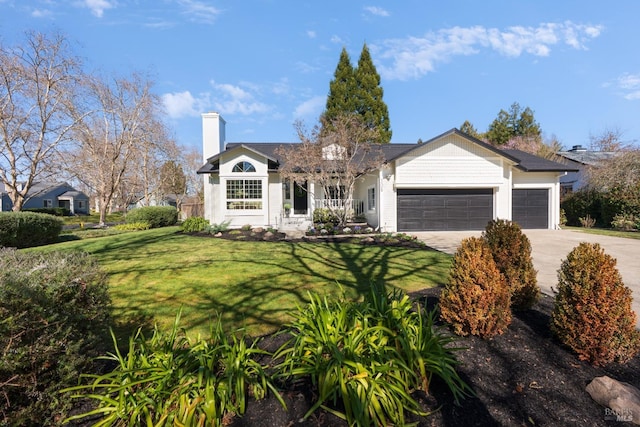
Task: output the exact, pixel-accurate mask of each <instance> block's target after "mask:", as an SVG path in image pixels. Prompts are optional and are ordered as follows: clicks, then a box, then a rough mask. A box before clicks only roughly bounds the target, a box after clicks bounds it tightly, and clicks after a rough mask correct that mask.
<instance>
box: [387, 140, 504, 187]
mask: <svg viewBox="0 0 640 427" xmlns="http://www.w3.org/2000/svg"><path fill="white" fill-rule="evenodd" d="M396 167H397V170H396V185H397V186H399V187H402V186H416V185H470V184H472V185H497V184H499V183H501V182H502V181H503V180H504V176H503V175H504V168H503V164H502V160H501V158H500V157H498V156H496V155H495V154H494V153H492V152H491V151H489V150H486V149H484V148H482V147H480V146H478V145H477V144H473V143H470V142H467V141H465V140H464V139H461V138H459V137H457V136H455V135H453V136H450V137H447V138H443V139H442V140H440V141H436V142H433V143H430V144H428V145H426V146H425V147H421V148H418V149H416V150H414V151H413V152H411V153H410V154H408V155H406V156H404V157H402V158H401V159H399V160H398V162H397V166H396Z"/></svg>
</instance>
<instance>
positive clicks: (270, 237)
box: [262, 231, 274, 240]
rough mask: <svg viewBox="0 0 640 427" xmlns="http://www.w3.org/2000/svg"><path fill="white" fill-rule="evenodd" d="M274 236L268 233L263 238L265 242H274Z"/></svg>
mask: <svg viewBox="0 0 640 427" xmlns="http://www.w3.org/2000/svg"><path fill="white" fill-rule="evenodd" d="M273 236H274V234H273V233H272V232H270V231H267V232H266V233H264V236H262V238H263V239H264V240H272V239H273Z"/></svg>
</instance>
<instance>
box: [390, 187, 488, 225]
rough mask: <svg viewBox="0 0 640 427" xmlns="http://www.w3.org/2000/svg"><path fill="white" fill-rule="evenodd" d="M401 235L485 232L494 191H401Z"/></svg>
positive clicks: (399, 213)
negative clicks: (420, 232) (435, 232)
mask: <svg viewBox="0 0 640 427" xmlns="http://www.w3.org/2000/svg"><path fill="white" fill-rule="evenodd" d="M397 206H398V208H397V209H398V212H397V213H398V231H454V230H483V229H484V228H485V227H486V226H487V223H488V222H489V221H491V220H492V219H493V189H491V188H479V189H455V190H454V189H399V190H398V204H397Z"/></svg>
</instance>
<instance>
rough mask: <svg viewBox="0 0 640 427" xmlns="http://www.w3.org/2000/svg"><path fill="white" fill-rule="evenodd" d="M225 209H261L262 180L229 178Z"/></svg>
mask: <svg viewBox="0 0 640 427" xmlns="http://www.w3.org/2000/svg"><path fill="white" fill-rule="evenodd" d="M227 209H232V210H257V209H262V180H260V179H229V180H227Z"/></svg>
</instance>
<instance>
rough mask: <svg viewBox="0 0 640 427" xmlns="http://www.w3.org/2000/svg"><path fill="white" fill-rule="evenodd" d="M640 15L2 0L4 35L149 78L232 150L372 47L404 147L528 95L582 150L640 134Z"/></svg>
mask: <svg viewBox="0 0 640 427" xmlns="http://www.w3.org/2000/svg"><path fill="white" fill-rule="evenodd" d="M639 16H640V2H638V1H636V0H620V1H615V2H603V1H592V0H582V1H573V0H568V1H557V0H553V1H547V0H531V1H525V0H512V1H491V0H488V1H484V2H479V1H475V0H469V1H429V0H405V1H388V0H387V1H382V0H378V1H375V0H374V1H369V0H367V1H359V0H347V1H344V0H343V1H335V0H324V1H304V0H280V1H278V0H244V1H233V0H212V1H205V0H68V1H65V0H27V1H25V0H0V35H1V36H2V39H3V42H4V43H6V44H15V42H16V41H17V40H18V39H19V38H20V37H21V36H22V33H23V32H24V30H27V29H30V30H39V31H50V30H59V31H62V32H63V33H64V34H66V35H67V36H68V38H69V39H70V40H72V41H73V42H74V43H75V44H76V46H75V48H74V50H75V52H76V53H77V54H79V55H80V56H82V57H83V58H84V59H85V61H86V65H87V67H88V68H90V69H95V70H100V71H101V72H103V73H128V72H131V71H144V72H148V73H150V74H151V76H152V77H153V79H154V80H155V82H156V85H155V88H156V91H157V93H158V94H159V95H161V96H162V98H163V100H164V102H165V105H166V108H167V112H168V117H169V119H168V124H169V125H170V127H171V129H173V132H174V134H175V137H176V139H177V141H178V142H179V143H180V144H182V145H193V146H197V147H199V146H200V145H201V121H200V114H201V113H203V112H207V111H217V112H219V113H220V114H221V115H222V116H223V117H224V118H225V120H226V121H227V140H228V141H230V142H288V141H295V140H296V135H295V132H294V128H293V122H294V121H295V120H296V119H301V120H303V121H304V122H305V123H306V124H307V125H309V126H311V125H313V124H314V123H315V121H316V120H317V117H318V115H319V114H320V113H321V111H322V110H323V108H324V105H325V99H326V96H327V93H328V90H329V81H330V80H331V78H332V76H333V72H334V71H335V67H336V64H337V62H338V59H339V55H340V51H341V49H342V48H343V47H345V48H346V49H347V51H348V52H349V54H350V56H351V60H352V63H353V64H354V65H355V64H356V63H357V60H358V57H359V54H360V51H361V49H362V45H363V43H365V42H366V43H367V44H368V46H369V48H370V51H371V55H372V58H373V60H374V63H375V64H376V67H377V69H378V72H379V73H380V75H381V77H382V87H383V88H384V92H385V93H384V100H385V102H386V103H387V105H388V107H389V115H390V121H391V127H392V130H393V138H392V141H393V142H416V141H417V140H418V139H419V138H421V139H423V140H427V139H430V138H432V137H434V136H436V135H439V134H440V133H442V132H445V131H447V130H449V129H451V128H453V127H460V125H461V124H462V123H463V122H464V121H465V120H469V121H471V123H473V124H474V125H475V127H476V128H477V129H478V130H479V131H485V130H486V129H487V127H488V126H489V124H490V123H491V121H493V119H495V118H496V117H497V115H498V112H499V111H500V109H505V110H507V109H508V108H509V106H510V105H511V104H512V103H513V102H518V103H519V104H520V105H521V106H522V107H525V106H528V107H530V108H531V109H533V110H534V112H535V118H536V119H537V121H538V122H539V123H540V125H541V128H542V130H543V133H544V135H545V136H546V137H551V136H552V135H555V137H557V138H558V139H559V140H560V142H561V143H562V144H563V145H564V146H565V147H567V148H570V147H571V146H572V145H575V144H588V142H589V136H590V135H591V134H599V133H602V132H603V131H604V130H605V129H619V130H620V131H622V132H623V136H624V139H625V140H626V141H639V140H640V25H638V17H639Z"/></svg>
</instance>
